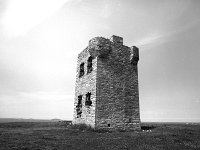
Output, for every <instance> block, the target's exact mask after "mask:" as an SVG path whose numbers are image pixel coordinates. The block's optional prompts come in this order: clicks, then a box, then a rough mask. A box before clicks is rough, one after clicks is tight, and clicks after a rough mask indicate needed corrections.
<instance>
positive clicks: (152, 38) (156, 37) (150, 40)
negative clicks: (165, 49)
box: [134, 19, 200, 46]
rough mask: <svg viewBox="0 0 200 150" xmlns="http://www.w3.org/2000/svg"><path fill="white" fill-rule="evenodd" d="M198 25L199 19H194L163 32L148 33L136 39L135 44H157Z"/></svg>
mask: <svg viewBox="0 0 200 150" xmlns="http://www.w3.org/2000/svg"><path fill="white" fill-rule="evenodd" d="M199 25H200V20H199V19H197V20H194V21H192V22H189V23H187V24H184V25H182V26H179V27H177V28H175V29H173V30H170V29H169V30H168V31H163V33H149V34H148V35H146V36H144V37H142V38H140V39H138V40H136V41H135V42H134V44H135V45H136V46H146V45H149V44H158V43H162V42H165V41H168V40H171V39H172V36H175V35H178V34H181V33H183V32H186V31H187V30H189V29H191V28H193V27H195V26H199Z"/></svg>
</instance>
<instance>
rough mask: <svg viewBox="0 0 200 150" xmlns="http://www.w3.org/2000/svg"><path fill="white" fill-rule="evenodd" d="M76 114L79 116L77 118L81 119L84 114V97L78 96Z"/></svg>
mask: <svg viewBox="0 0 200 150" xmlns="http://www.w3.org/2000/svg"><path fill="white" fill-rule="evenodd" d="M76 114H77V118H81V114H82V95H79V96H78V103H77V105H76Z"/></svg>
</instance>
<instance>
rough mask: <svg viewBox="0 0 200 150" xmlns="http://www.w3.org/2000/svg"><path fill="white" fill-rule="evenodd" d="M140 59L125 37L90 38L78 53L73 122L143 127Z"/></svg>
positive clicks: (113, 127)
mask: <svg viewBox="0 0 200 150" xmlns="http://www.w3.org/2000/svg"><path fill="white" fill-rule="evenodd" d="M138 60H139V50H138V48H137V47H135V46H132V47H127V46H125V45H123V38H122V37H118V36H115V35H113V36H112V37H111V38H110V39H106V38H103V37H95V38H93V39H91V40H90V41H89V45H88V46H87V47H86V48H85V49H84V50H83V51H82V52H81V53H80V54H79V55H78V65H77V75H76V89H75V102H74V116H73V124H80V123H84V124H87V125H90V126H92V127H94V128H97V129H99V128H104V129H123V130H136V129H140V113H139V91H138V69H137V63H138Z"/></svg>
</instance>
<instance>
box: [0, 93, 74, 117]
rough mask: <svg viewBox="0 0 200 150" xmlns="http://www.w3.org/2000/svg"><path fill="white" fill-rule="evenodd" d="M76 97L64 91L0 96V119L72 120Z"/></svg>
mask: <svg viewBox="0 0 200 150" xmlns="http://www.w3.org/2000/svg"><path fill="white" fill-rule="evenodd" d="M73 102H74V95H72V94H68V93H66V92H65V91H63V90H62V89H58V90H55V91H52V92H49V91H37V92H16V93H15V94H12V95H10V94H8V95H7V94H4V95H3V94H2V95H0V104H1V105H0V117H16V118H19V117H23V118H39V119H52V118H60V119H72V115H73Z"/></svg>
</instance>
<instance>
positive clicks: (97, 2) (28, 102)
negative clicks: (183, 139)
mask: <svg viewBox="0 0 200 150" xmlns="http://www.w3.org/2000/svg"><path fill="white" fill-rule="evenodd" d="M112 35H118V36H121V37H123V38H124V44H125V45H127V46H133V45H135V46H137V47H139V49H140V60H139V64H138V65H139V66H138V67H139V92H140V111H141V112H140V113H141V120H142V121H200V66H199V64H200V1H199V0H139V1H138V0H0V117H4V118H5V117H12V118H40V119H42V118H43V119H52V118H60V119H72V115H73V102H74V92H75V74H76V62H77V55H78V53H79V52H81V51H82V50H83V49H84V48H85V47H86V46H87V44H88V41H89V40H90V39H91V38H93V37H96V36H103V37H106V38H110V37H111V36H112Z"/></svg>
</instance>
